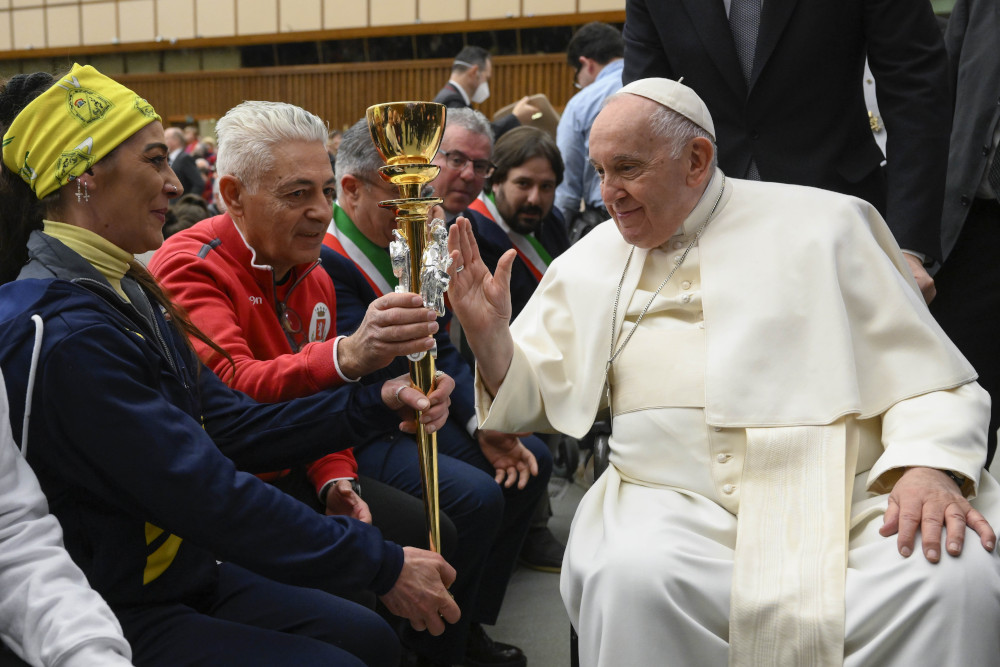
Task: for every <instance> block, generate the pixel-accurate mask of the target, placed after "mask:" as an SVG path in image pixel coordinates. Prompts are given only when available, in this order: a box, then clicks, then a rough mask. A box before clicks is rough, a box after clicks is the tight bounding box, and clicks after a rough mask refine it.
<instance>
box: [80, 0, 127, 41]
mask: <svg viewBox="0 0 1000 667" xmlns="http://www.w3.org/2000/svg"><path fill="white" fill-rule="evenodd" d="M116 10H117V7H116V3H114V2H91V3H87V4H85V5H83V7H82V12H81V25H82V28H83V43H84V44H110V43H111V42H113V41H114V40H116V39H118V12H117V11H116Z"/></svg>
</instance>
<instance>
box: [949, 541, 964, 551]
mask: <svg viewBox="0 0 1000 667" xmlns="http://www.w3.org/2000/svg"><path fill="white" fill-rule="evenodd" d="M959 549H961V547H960V546H958V542H949V543H948V551H954V552H958V550H959Z"/></svg>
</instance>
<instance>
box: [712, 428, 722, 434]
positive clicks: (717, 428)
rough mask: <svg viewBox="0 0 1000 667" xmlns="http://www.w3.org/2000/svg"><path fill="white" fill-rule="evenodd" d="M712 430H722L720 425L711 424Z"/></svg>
mask: <svg viewBox="0 0 1000 667" xmlns="http://www.w3.org/2000/svg"><path fill="white" fill-rule="evenodd" d="M712 430H713V431H715V432H716V433H718V432H719V431H721V430H722V427H721V426H713V427H712Z"/></svg>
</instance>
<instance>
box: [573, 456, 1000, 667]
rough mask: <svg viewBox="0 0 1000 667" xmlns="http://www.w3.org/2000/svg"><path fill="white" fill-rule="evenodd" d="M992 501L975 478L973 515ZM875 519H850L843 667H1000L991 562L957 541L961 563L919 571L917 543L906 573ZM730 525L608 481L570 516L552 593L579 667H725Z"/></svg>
mask: <svg viewBox="0 0 1000 667" xmlns="http://www.w3.org/2000/svg"><path fill="white" fill-rule="evenodd" d="M998 501H1000V485H998V484H997V482H996V480H994V479H993V478H992V477H991V476H989V475H984V476H983V479H982V481H981V482H980V490H979V496H978V497H977V499H976V500H975V501H974V503H973V504H974V505H977V506H981V508H982V507H987V506H992V507H997V506H998V505H997V503H998ZM885 505H886V496H880V497H876V498H871V499H868V500H864V501H862V502H860V503H856V504H855V507H854V508H853V509H854V511H853V514H854V515H855V516H857V515H858V514H859V513H862V512H863V513H864V515H865V516H866V520H865V521H863V522H862V523H861V524H860V525H858V526H855V527H854V529H852V531H851V535H850V551H849V561H848V572H847V583H846V591H845V603H846V607H847V609H846V628H845V630H846V631H845V651H844V655H845V660H844V664H845V665H848V666H850V667H855V666H856V667H861V666H865V667H871V666H878V667H883V666H892V665H900V666H902V665H906V666H907V667H912V666H914V665H970V666H971V665H977V666H978V665H997V664H1000V558H998V556H997V554H996V553H995V552H994V553H989V552H987V551H985V550H984V549H983V548H982V546H981V545H980V543H979V536H978V535H977V534H976V533H974V532H973V531H972V530H967V535H966V542H965V549H964V551H963V553H962V555H961V556H960V557H958V558H953V557H951V556H948V555H947V554H944V555H943V557H942V559H941V561H940V562H939V563H937V564H931V563H929V562H927V560H926V559H925V558H924V557H923V554H922V552H921V550H920V545H919V537H918V544H917V548H916V550H915V553H914V555H913V556H911V557H910V558H906V559H904V558H903V557H901V556H900V555H899V552H898V550H897V547H896V538H895V537H890V538H883V537H881V536H879V535H878V529H879V527H880V526H881V525H882V514H883V512H884V508H885ZM987 518H988V519H996V518H998V517H995V516H994V517H990V516H989V515H987ZM736 521H737V520H736V517H735V516H733V515H732V514H731V513H730V512H728V511H726V510H725V509H723V508H722V507H720V506H719V505H718V504H716V503H715V502H712V501H711V500H709V499H707V498H705V497H703V496H701V495H698V494H692V493H687V492H683V491H680V490H674V489H670V488H663V487H649V486H642V485H639V484H634V483H630V482H626V481H623V480H622V478H621V477H620V476H619V475H618V473H617V471H616V469H615V468H614V467H613V466H612V467H610V468H609V469H608V471H607V472H606V473H605V474H604V475H602V476H601V477H600V478H599V479H598V480H597V482H595V484H594V486H593V487H592V488H591V489H590V490H589V491H588V492H587V494H586V495H585V496H584V498H583V500H582V501H581V503H580V506H579V508H578V509H577V515H576V517H575V518H574V522H573V528H572V531H571V534H570V541H569V544H568V546H567V552H566V560H565V562H564V564H563V570H562V580H561V582H560V586H561V590H562V595H563V600H564V601H565V603H566V607H567V611H568V612H569V614H570V618H571V620H572V621H573V624H574V627H576V629H577V632H578V633H579V635H580V657H581V664H582V665H584V666H585V667H646V666H650V665H657V666H659V665H678V666H686V665H692V666H698V667H701V666H708V667H711V666H720V667H724V666H725V665H726V664H727V662H728V659H729V644H728V631H729V598H730V584H731V579H732V569H733V563H732V558H733V548H734V546H735V542H736ZM993 525H994V526H997V524H996V523H993ZM783 667H784V666H783Z"/></svg>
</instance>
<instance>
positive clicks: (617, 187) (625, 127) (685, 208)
mask: <svg viewBox="0 0 1000 667" xmlns="http://www.w3.org/2000/svg"><path fill="white" fill-rule="evenodd" d="M657 107H658V105H657V104H656V102H653V101H652V100H649V99H646V98H644V97H639V96H637V95H623V96H621V97H619V98H616V99H614V100H612V101H611V102H610V103H609V104H608V105H607V106H606V107H605V108H604V110H602V111H601V113H600V114H598V116H597V119H596V120H595V121H594V125H593V128H592V129H591V132H590V159H591V162H592V163H593V164H594V169H596V170H597V173H598V175H599V176H600V177H601V198H602V199H603V200H604V204H605V206H607V207H608V211H609V212H610V213H611V217H612V218H614V220H615V224H616V225H617V226H618V231H619V232H620V233H621V235H622V237H623V238H624V239H625V241H626V242H627V243H630V244H632V245H635V246H637V247H639V248H655V247H657V246H659V245H661V244H663V243H665V242H666V241H667V240H668V239H669V238H670V237H671V236H673V235H674V233H675V232H676V231H677V229H678V228H679V227H680V226H681V224H682V223H683V222H684V219H685V218H686V217H687V215H688V214H689V213H690V212H691V210H692V209H693V208H694V206H695V204H697V202H698V197H699V196H700V192H698V191H697V190H695V189H694V188H692V187H691V186H690V185H689V178H688V177H689V172H690V169H689V166H690V163H689V161H688V160H687V159H686V157H685V156H686V155H687V153H688V151H686V150H685V151H684V152H683V154H682V156H681V158H680V159H675V158H673V157H671V155H670V153H671V145H670V141H669V140H667V139H664V138H663V137H659V136H657V135H655V134H654V133H653V131H652V130H651V129H650V127H649V123H648V118H649V116H650V114H652V113H653V112H654V111H655V110H656V109H657Z"/></svg>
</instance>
